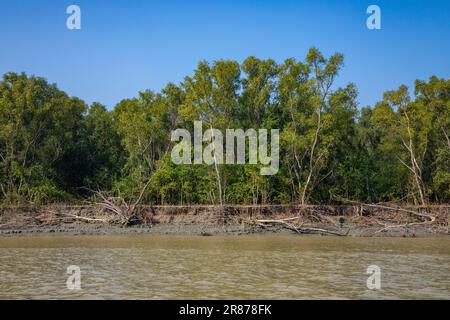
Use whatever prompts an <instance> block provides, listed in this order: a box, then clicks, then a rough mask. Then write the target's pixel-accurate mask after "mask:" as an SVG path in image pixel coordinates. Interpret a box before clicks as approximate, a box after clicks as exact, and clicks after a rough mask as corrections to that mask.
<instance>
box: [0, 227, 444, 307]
mask: <svg viewBox="0 0 450 320" xmlns="http://www.w3.org/2000/svg"><path fill="white" fill-rule="evenodd" d="M70 265H75V266H79V268H80V272H81V276H80V284H81V289H80V290H71V289H68V287H67V280H68V277H70V275H69V274H67V268H68V267H69V266H70ZM370 265H376V266H379V268H380V270H381V289H379V290H376V289H375V290H370V289H368V288H367V285H366V282H367V278H368V277H369V276H370V275H369V274H367V273H366V271H367V267H368V266H370ZM71 279H73V278H71ZM71 283H73V282H71V281H69V284H71ZM0 299H450V238H448V237H444V238H406V239H405V238H336V237H316V236H313V237H295V236H253V237H175V236H174V237H172V236H128V237H127V236H78V237H59V236H55V237H43V236H41V237H21V238H0Z"/></svg>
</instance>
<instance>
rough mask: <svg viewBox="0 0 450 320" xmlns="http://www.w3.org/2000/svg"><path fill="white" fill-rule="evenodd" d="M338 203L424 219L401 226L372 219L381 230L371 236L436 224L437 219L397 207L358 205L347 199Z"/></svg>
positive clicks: (358, 203)
mask: <svg viewBox="0 0 450 320" xmlns="http://www.w3.org/2000/svg"><path fill="white" fill-rule="evenodd" d="M339 200H340V201H345V202H349V203H352V204H357V205H359V206H361V208H363V207H371V208H378V209H383V210H388V211H397V212H404V213H407V214H409V215H412V216H414V217H416V218H419V219H425V221H421V222H408V223H403V224H387V223H384V222H381V221H379V220H378V219H375V218H373V220H374V221H375V222H376V223H377V224H379V225H381V226H383V228H382V229H379V230H377V231H375V232H374V233H373V234H378V233H381V232H384V231H387V230H390V229H401V228H409V227H413V226H421V225H433V224H435V223H436V219H437V217H436V216H434V215H431V214H425V213H422V212H418V211H414V210H410V209H405V208H401V207H398V206H395V205H394V206H388V205H384V204H365V203H360V202H357V201H352V200H348V199H342V198H339Z"/></svg>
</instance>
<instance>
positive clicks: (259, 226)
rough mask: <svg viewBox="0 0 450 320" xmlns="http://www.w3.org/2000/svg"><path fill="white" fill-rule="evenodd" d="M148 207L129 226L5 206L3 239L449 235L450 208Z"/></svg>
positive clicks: (91, 214)
mask: <svg viewBox="0 0 450 320" xmlns="http://www.w3.org/2000/svg"><path fill="white" fill-rule="evenodd" d="M386 208H387V207H383V208H373V207H370V206H369V205H368V206H367V207H364V206H295V205H294V206H287V205H286V206H224V207H220V208H218V207H216V206H142V208H141V210H140V212H141V215H140V219H137V220H136V219H135V220H129V221H133V223H132V224H128V225H124V224H119V223H117V222H116V220H117V219H115V220H114V219H111V218H110V216H108V214H107V212H101V211H97V210H95V208H93V207H92V206H68V205H60V206H26V207H0V237H17V236H21V237H23V236H37V235H44V236H49V235H64V236H83V235H90V236H92V235H128V236H131V235H158V236H163V235H169V236H251V235H259V236H261V235H262V236H264V235H278V234H279V235H292V236H296V237H298V236H306V235H311V234H316V235H328V236H344V237H345V236H348V237H446V236H449V235H450V233H449V224H450V206H435V207H427V208H423V207H393V208H389V209H386Z"/></svg>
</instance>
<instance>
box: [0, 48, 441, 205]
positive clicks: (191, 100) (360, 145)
mask: <svg viewBox="0 0 450 320" xmlns="http://www.w3.org/2000/svg"><path fill="white" fill-rule="evenodd" d="M343 65H344V57H343V55H342V54H339V53H337V54H334V55H332V56H330V57H325V56H323V55H322V53H321V52H320V51H319V50H318V49H316V48H312V49H310V51H309V52H308V54H307V56H306V58H305V59H304V60H303V61H297V60H296V59H287V60H285V61H284V62H282V63H280V64H279V63H277V62H275V61H274V60H271V59H267V60H260V59H258V58H256V57H249V58H247V59H246V60H245V61H243V62H242V63H241V64H240V63H238V62H236V61H228V60H219V61H214V62H212V63H208V62H206V61H202V62H200V63H199V64H198V67H197V69H196V70H195V71H194V72H193V75H191V76H188V77H186V78H185V79H184V81H183V82H182V83H180V84H179V85H175V84H168V85H167V86H166V87H165V88H164V89H163V90H161V91H160V92H153V91H151V90H148V91H144V92H141V93H140V94H139V96H138V97H137V98H133V99H125V100H122V101H121V102H120V103H118V104H117V105H116V106H115V107H114V109H113V110H107V108H105V107H104V106H102V105H101V104H99V103H93V104H92V105H91V106H88V105H87V104H86V103H84V102H83V101H82V100H80V99H78V98H74V97H70V96H69V95H68V94H66V93H65V92H63V91H61V90H59V89H58V88H57V87H56V85H53V84H49V83H48V82H47V81H46V80H45V79H43V78H39V77H35V76H27V75H26V74H16V73H7V74H5V75H4V76H3V79H2V81H1V82H0V202H2V203H6V204H17V203H36V204H40V203H55V202H76V201H80V200H82V199H83V198H85V197H89V196H90V195H91V192H92V190H98V189H101V190H107V191H110V192H114V193H120V194H121V196H123V197H124V198H126V199H133V198H135V197H137V196H138V195H139V193H140V191H142V190H143V186H145V185H146V184H148V188H146V189H145V194H144V195H143V200H144V202H146V203H154V204H218V203H230V204H279V203H300V204H329V203H336V202H339V201H342V199H347V200H353V201H359V202H387V201H395V202H402V203H411V204H420V205H425V204H429V203H448V202H449V201H450V140H449V135H450V115H449V113H450V79H440V78H437V77H435V76H432V77H431V78H430V79H429V80H428V81H420V80H417V81H416V83H415V86H414V88H413V90H411V91H410V90H409V88H407V87H406V86H400V87H399V88H398V89H396V90H393V91H388V92H386V93H385V94H384V96H383V99H382V101H379V102H378V103H376V104H375V106H366V107H363V108H359V106H358V102H357V96H358V93H357V88H356V86H355V85H354V84H352V83H349V84H348V85H346V86H345V87H337V86H336V84H335V81H336V78H337V77H338V75H339V71H340V70H341V69H342V67H343ZM196 120H202V121H203V124H204V126H207V127H208V128H209V127H211V128H212V127H214V128H218V129H220V130H225V129H238V128H240V129H243V130H247V129H250V128H254V129H260V128H265V129H269V130H270V129H280V170H279V172H278V174H277V175H274V176H261V175H260V174H259V173H260V170H259V169H260V165H258V164H245V165H230V164H216V165H205V164H201V165H198V164H197V165H175V164H173V163H172V162H171V159H170V150H171V148H172V147H173V144H174V143H173V142H171V139H170V137H171V132H172V131H173V130H175V129H178V128H184V129H188V130H190V131H192V130H193V122H194V121H196ZM150 179H151V180H150Z"/></svg>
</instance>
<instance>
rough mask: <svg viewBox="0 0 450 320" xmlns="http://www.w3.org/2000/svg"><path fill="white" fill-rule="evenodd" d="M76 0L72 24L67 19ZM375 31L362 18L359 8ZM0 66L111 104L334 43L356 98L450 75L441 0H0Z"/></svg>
mask: <svg viewBox="0 0 450 320" xmlns="http://www.w3.org/2000/svg"><path fill="white" fill-rule="evenodd" d="M70 4H77V5H79V6H80V8H81V12H82V29H81V30H79V31H70V30H68V29H67V28H66V19H67V17H68V15H67V14H66V8H67V6H68V5H70ZM370 4H377V5H379V6H380V7H381V10H382V30H375V31H371V30H368V29H367V28H366V19H367V16H368V15H367V14H366V8H367V7H368V5H370ZM0 46H1V47H0V73H1V74H3V73H5V72H8V71H14V72H22V71H24V72H26V73H28V74H34V75H38V76H43V77H45V78H47V79H48V81H49V82H51V83H57V84H58V86H59V88H61V89H62V90H64V91H66V92H67V93H68V94H69V95H72V96H77V97H80V98H82V99H84V100H85V101H86V102H88V103H92V102H93V101H98V102H101V103H103V104H105V105H107V106H108V107H109V108H112V107H113V106H114V105H115V104H116V103H117V102H119V101H120V100H121V99H123V98H130V97H134V96H136V95H137V93H138V92H139V91H142V90H145V89H153V90H159V89H161V88H162V87H163V86H164V85H165V84H167V83H168V82H174V83H179V82H180V81H182V79H183V77H184V76H186V75H191V74H192V72H193V70H194V69H195V67H196V65H197V63H198V61H200V60H209V61H212V60H217V59H234V60H237V61H239V62H242V61H243V60H244V59H245V58H246V57H247V56H249V55H255V56H257V57H259V58H273V59H275V60H277V61H278V62H282V61H283V60H284V59H286V58H290V57H295V58H297V59H301V60H303V59H304V57H305V55H306V52H307V50H308V48H309V47H311V46H316V47H318V48H319V49H320V50H322V51H323V52H324V53H325V54H327V55H329V54H331V53H334V52H337V51H338V52H342V53H344V55H345V63H346V66H345V69H344V70H343V72H342V73H341V76H340V77H339V80H338V84H339V85H345V84H347V83H348V82H354V83H355V84H356V85H357V87H358V90H359V93H360V95H359V102H360V106H365V105H368V104H373V103H374V102H376V101H378V100H379V99H380V98H381V96H382V93H383V92H384V91H386V90H390V89H394V88H396V87H397V86H399V85H400V84H407V85H410V86H411V85H412V84H413V83H414V80H415V79H418V78H419V79H427V78H428V77H429V76H431V75H437V76H440V77H444V78H448V77H449V76H450V1H448V0H442V1H439V0H428V1H427V0H422V1H419V0H395V1H394V0H390V1H384V0H383V1H381V0H373V1H364V0H359V1H358V0H341V1H337V0H334V1H332V0H329V1H324V0H315V1H313V0H311V1H302V0H296V1H286V0H278V1H275V0H273V1H246V0H236V1H220V0H215V1H212V0H211V1H188V0H183V1H170V0H166V1H150V0H146V1H144V0H77V1H76V0H70V1H66V0H0Z"/></svg>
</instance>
